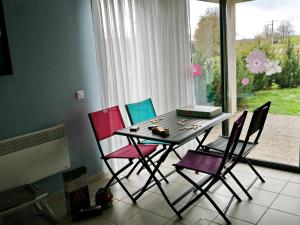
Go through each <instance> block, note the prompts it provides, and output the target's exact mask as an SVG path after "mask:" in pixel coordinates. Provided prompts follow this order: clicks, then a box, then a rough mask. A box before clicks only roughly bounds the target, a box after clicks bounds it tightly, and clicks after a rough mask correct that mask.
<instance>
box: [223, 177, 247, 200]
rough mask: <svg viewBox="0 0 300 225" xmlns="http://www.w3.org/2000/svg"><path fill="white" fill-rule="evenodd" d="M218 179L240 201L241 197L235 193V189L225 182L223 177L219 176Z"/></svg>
mask: <svg viewBox="0 0 300 225" xmlns="http://www.w3.org/2000/svg"><path fill="white" fill-rule="evenodd" d="M219 179H220V180H221V181H222V183H223V184H224V185H225V186H226V187H227V189H228V190H229V191H230V192H231V193H232V194H233V196H234V197H235V198H236V199H237V200H238V201H239V202H240V201H242V200H241V198H240V197H239V196H238V195H237V194H236V193H235V191H234V190H233V189H232V188H231V187H230V186H229V185H228V184H227V182H226V181H225V180H224V179H223V177H221V176H219Z"/></svg>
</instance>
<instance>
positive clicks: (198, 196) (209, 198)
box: [177, 170, 231, 224]
mask: <svg viewBox="0 0 300 225" xmlns="http://www.w3.org/2000/svg"><path fill="white" fill-rule="evenodd" d="M177 172H178V173H179V174H180V175H181V176H182V177H184V178H185V179H186V180H187V181H188V182H190V183H191V184H192V185H193V186H194V187H195V188H196V189H197V190H198V191H200V193H199V194H198V195H197V196H196V197H194V198H193V199H192V200H191V201H190V202H188V203H187V204H186V205H185V206H183V207H182V208H181V209H180V210H179V213H181V212H183V211H184V210H186V209H187V208H188V207H189V206H191V205H192V204H193V203H194V202H195V201H197V200H198V199H199V198H201V197H202V196H203V195H204V196H205V197H206V198H207V199H208V201H209V202H210V203H211V204H212V205H213V206H214V207H215V209H216V210H217V211H218V213H219V214H220V215H221V216H222V217H223V219H224V220H225V221H226V223H227V224H231V222H230V220H229V219H228V218H227V217H226V215H225V214H224V213H223V212H222V210H221V209H220V208H219V206H218V205H217V204H216V203H215V202H214V200H213V199H212V198H211V197H210V196H209V195H208V194H207V192H208V190H209V189H210V188H211V187H212V186H213V185H214V184H215V183H216V181H217V179H212V180H211V182H210V183H209V184H208V185H207V186H206V187H205V188H204V189H202V187H201V186H200V185H198V184H197V183H196V182H194V181H193V180H192V179H190V178H189V177H188V176H187V175H186V174H184V173H183V172H182V171H180V170H177Z"/></svg>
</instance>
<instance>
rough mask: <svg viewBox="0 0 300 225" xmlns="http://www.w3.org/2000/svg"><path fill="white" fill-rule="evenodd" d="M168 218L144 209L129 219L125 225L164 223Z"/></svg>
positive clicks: (161, 224) (155, 224) (158, 224)
mask: <svg viewBox="0 0 300 225" xmlns="http://www.w3.org/2000/svg"><path fill="white" fill-rule="evenodd" d="M167 221H168V220H167V219H166V218H164V217H161V216H158V215H156V214H153V213H150V212H146V211H142V212H140V213H139V214H137V215H135V216H133V217H132V218H130V219H129V220H127V221H126V222H125V223H123V224H124V225H141V224H143V225H163V224H165V223H166V222H167Z"/></svg>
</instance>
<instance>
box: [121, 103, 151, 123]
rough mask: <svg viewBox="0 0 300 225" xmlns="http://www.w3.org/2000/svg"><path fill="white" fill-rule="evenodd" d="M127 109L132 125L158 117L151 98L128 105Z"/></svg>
mask: <svg viewBox="0 0 300 225" xmlns="http://www.w3.org/2000/svg"><path fill="white" fill-rule="evenodd" d="M125 108H126V111H127V114H128V117H129V120H130V123H131V124H132V125H133V124H137V123H139V122H143V121H145V120H148V119H151V118H153V117H156V113H155V110H154V107H153V103H152V100H151V98H148V99H146V100H144V101H140V102H135V103H130V104H127V105H125Z"/></svg>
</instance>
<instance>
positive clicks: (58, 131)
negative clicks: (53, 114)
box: [0, 125, 66, 156]
mask: <svg viewBox="0 0 300 225" xmlns="http://www.w3.org/2000/svg"><path fill="white" fill-rule="evenodd" d="M65 136H66V134H65V127H64V126H63V125H61V126H57V127H52V128H48V129H46V130H41V131H39V132H34V133H31V134H28V135H23V136H20V137H16V138H13V139H8V140H4V141H0V156H3V155H7V154H11V153H13V152H17V151H21V150H23V149H27V148H30V147H33V146H37V145H40V144H43V143H47V142H50V141H53V140H56V139H59V138H63V137H65Z"/></svg>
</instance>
